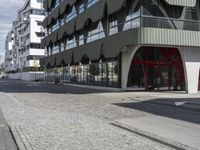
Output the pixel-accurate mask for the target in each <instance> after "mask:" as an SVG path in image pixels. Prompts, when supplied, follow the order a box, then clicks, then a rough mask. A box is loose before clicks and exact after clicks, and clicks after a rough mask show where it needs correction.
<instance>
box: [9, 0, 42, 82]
mask: <svg viewBox="0 0 200 150" xmlns="http://www.w3.org/2000/svg"><path fill="white" fill-rule="evenodd" d="M43 20H44V10H43V0H27V1H26V2H25V4H24V6H23V7H22V8H21V9H20V10H19V11H18V12H17V19H16V20H15V21H14V22H13V25H12V30H11V31H10V32H9V33H8V36H7V40H6V46H5V49H6V53H5V70H6V72H7V73H9V75H8V76H9V77H10V78H12V76H15V78H19V79H21V74H23V73H25V72H26V74H29V73H27V72H31V71H36V70H38V68H39V67H40V65H39V59H40V58H41V57H43V56H44V49H41V48H40V43H41V39H42V38H43V37H44V30H43V28H42V22H43ZM36 68H37V69H36ZM16 74H20V77H18V76H17V77H16ZM26 79H29V77H26Z"/></svg>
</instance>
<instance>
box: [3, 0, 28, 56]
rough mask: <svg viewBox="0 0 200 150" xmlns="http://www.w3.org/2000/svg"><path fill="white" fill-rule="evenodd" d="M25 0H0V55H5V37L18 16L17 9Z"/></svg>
mask: <svg viewBox="0 0 200 150" xmlns="http://www.w3.org/2000/svg"><path fill="white" fill-rule="evenodd" d="M24 2H25V0H0V55H4V52H5V50H4V47H5V38H6V35H7V33H8V31H9V30H10V29H11V24H12V22H13V21H14V20H15V19H16V18H17V10H19V9H20V8H21V7H23V5H24Z"/></svg>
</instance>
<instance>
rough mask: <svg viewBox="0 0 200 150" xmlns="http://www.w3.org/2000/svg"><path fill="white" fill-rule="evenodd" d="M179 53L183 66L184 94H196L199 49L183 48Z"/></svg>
mask: <svg viewBox="0 0 200 150" xmlns="http://www.w3.org/2000/svg"><path fill="white" fill-rule="evenodd" d="M180 52H181V55H182V60H183V65H184V72H185V83H186V92H187V93H188V94H193V93H198V83H199V70H200V48H190V47H184V48H181V49H180Z"/></svg>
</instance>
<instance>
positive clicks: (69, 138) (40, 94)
mask: <svg viewBox="0 0 200 150" xmlns="http://www.w3.org/2000/svg"><path fill="white" fill-rule="evenodd" d="M166 95H167V93H165V94H163V96H164V97H166ZM169 95H170V94H169ZM182 95H183V94H178V95H177V97H178V96H180V97H181V96H182ZM0 97H1V98H0V106H1V108H2V110H3V112H4V114H5V116H6V118H7V120H8V121H9V122H10V124H11V126H12V127H13V129H16V131H17V133H18V134H19V138H21V140H22V143H23V144H25V146H24V145H23V146H24V147H25V149H30V150H134V149H136V150H139V149H141V150H145V149H146V150H151V149H152V150H165V149H166V150H167V149H172V148H170V147H167V146H165V145H163V144H161V143H158V142H154V141H152V140H150V139H148V138H145V137H142V136H139V135H137V134H134V133H131V132H128V131H126V130H123V129H120V128H117V127H115V126H113V125H112V124H111V123H112V122H113V121H114V120H116V119H123V118H137V117H141V116H147V115H152V114H149V113H148V112H144V111H142V110H139V109H130V108H125V107H120V106H119V104H122V103H130V102H131V103H137V102H138V101H139V102H143V101H146V100H147V99H154V98H155V97H157V94H156V93H120V92H118V93H111V92H106V91H97V90H89V89H81V88H75V87H64V86H58V87H57V86H54V85H48V84H42V83H31V82H24V81H7V80H0ZM158 108H159V109H162V108H160V106H159V107H158ZM168 111H170V112H171V113H173V111H174V109H173V108H168ZM182 111H185V110H181V109H180V110H179V113H180V112H182Z"/></svg>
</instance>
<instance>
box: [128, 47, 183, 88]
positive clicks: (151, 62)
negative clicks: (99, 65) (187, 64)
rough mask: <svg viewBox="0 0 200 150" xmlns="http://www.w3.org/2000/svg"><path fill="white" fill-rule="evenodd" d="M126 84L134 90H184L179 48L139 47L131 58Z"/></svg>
mask: <svg viewBox="0 0 200 150" xmlns="http://www.w3.org/2000/svg"><path fill="white" fill-rule="evenodd" d="M127 86H128V87H129V88H134V89H136V90H185V78H184V70H183V63H182V60H181V55H180V53H179V50H178V49H176V48H155V47H142V48H140V49H139V50H138V51H137V53H136V54H135V56H134V58H133V60H132V63H131V67H130V72H129V77H128V85H127Z"/></svg>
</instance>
